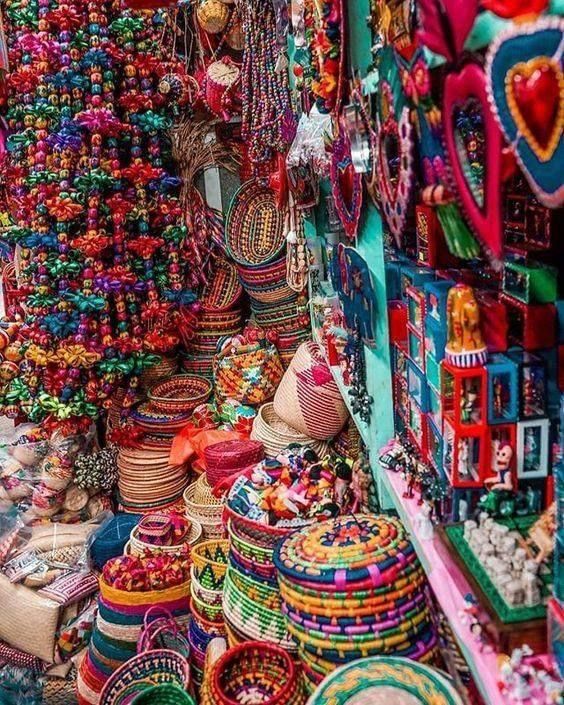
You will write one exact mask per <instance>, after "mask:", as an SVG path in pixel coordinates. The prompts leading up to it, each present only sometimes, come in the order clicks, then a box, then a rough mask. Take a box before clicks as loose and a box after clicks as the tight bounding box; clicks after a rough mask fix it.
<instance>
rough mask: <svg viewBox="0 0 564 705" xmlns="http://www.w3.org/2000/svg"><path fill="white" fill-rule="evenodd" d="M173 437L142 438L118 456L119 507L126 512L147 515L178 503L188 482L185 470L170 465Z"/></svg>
mask: <svg viewBox="0 0 564 705" xmlns="http://www.w3.org/2000/svg"><path fill="white" fill-rule="evenodd" d="M171 445H172V438H167V437H160V436H145V437H144V438H143V440H142V441H139V442H138V443H137V444H136V445H135V446H133V447H131V448H129V447H123V446H122V447H121V448H120V449H119V453H118V459H117V464H118V472H119V478H118V489H119V498H120V504H121V506H122V507H123V509H124V510H125V511H126V512H133V513H146V512H153V511H155V510H156V509H164V508H165V507H170V506H172V505H174V504H175V503H177V502H178V501H179V500H180V498H181V497H182V493H183V492H184V490H185V489H186V485H187V483H188V467H187V466H186V465H171V464H170V460H169V455H170V449H171Z"/></svg>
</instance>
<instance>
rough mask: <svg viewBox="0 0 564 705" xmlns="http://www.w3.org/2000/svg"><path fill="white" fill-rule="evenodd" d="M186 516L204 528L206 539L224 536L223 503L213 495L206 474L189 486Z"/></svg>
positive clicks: (187, 489) (186, 499)
mask: <svg viewBox="0 0 564 705" xmlns="http://www.w3.org/2000/svg"><path fill="white" fill-rule="evenodd" d="M184 505H185V507H186V516H187V517H188V519H189V520H190V521H196V522H197V523H198V524H200V526H201V527H202V532H203V536H204V538H207V539H211V538H218V537H221V536H223V521H222V514H223V501H222V500H221V499H218V498H217V497H215V496H214V495H213V494H212V488H211V487H210V486H209V484H208V481H207V479H206V476H205V474H204V475H200V477H199V478H198V479H197V480H196V481H195V482H193V483H192V484H191V485H188V487H187V488H186V490H185V491H184Z"/></svg>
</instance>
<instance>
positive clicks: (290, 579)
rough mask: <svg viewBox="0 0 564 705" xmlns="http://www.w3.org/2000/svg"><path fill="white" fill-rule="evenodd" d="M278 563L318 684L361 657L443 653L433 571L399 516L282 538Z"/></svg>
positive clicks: (302, 651)
mask: <svg viewBox="0 0 564 705" xmlns="http://www.w3.org/2000/svg"><path fill="white" fill-rule="evenodd" d="M274 563H275V565H276V568H277V570H278V581H279V585H280V591H281V594H282V598H283V601H284V604H283V611H284V614H285V615H286V618H287V624H288V630H289V632H290V634H291V635H292V636H293V637H294V639H295V640H296V641H297V643H298V645H299V657H300V660H301V662H302V666H303V669H304V674H305V676H306V682H307V684H308V686H309V688H310V690H313V689H314V688H315V687H316V686H317V685H319V683H321V681H322V680H323V679H324V678H325V677H326V676H327V675H328V674H329V673H331V672H332V671H333V670H334V669H335V668H336V667H337V666H339V665H341V664H344V663H348V662H350V661H353V660H355V659H359V658H364V657H367V656H375V655H394V656H404V657H408V658H411V659H414V660H418V661H430V660H432V659H433V658H434V657H435V655H436V650H437V637H436V634H435V631H434V629H433V626H432V623H431V615H430V611H429V605H428V602H427V597H426V593H425V584H426V583H425V575H424V573H423V569H422V568H421V565H420V563H419V560H418V558H417V554H416V553H415V549H414V548H413V545H412V544H411V542H410V541H409V538H408V536H407V533H406V531H405V529H404V528H403V526H402V524H401V523H400V522H399V521H397V520H396V519H392V518H389V517H385V516H373V515H368V514H366V515H365V514H359V515H355V516H343V517H339V518H337V519H332V520H330V521H326V522H322V523H321V524H317V525H315V526H312V527H307V528H306V529H302V530H299V531H296V532H294V533H292V534H291V535H290V536H288V537H287V538H286V539H285V540H284V541H283V542H281V544H280V545H279V546H278V547H277V549H276V551H275V555H274Z"/></svg>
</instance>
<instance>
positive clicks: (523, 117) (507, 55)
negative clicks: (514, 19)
mask: <svg viewBox="0 0 564 705" xmlns="http://www.w3.org/2000/svg"><path fill="white" fill-rule="evenodd" d="M563 39H564V19H562V18H557V17H547V18H543V19H540V20H538V21H537V22H535V23H528V24H521V25H515V26H512V27H511V28H509V29H507V30H506V31H504V32H502V33H501V34H500V35H499V36H498V37H497V38H496V40H495V41H494V42H493V43H492V45H491V46H490V49H489V52H488V56H487V61H486V76H487V91H488V97H489V99H490V103H491V106H492V111H493V113H494V115H495V117H496V119H497V121H498V123H499V125H500V126H501V129H502V130H503V133H504V135H505V137H506V139H507V141H508V142H509V144H510V146H511V148H512V150H513V151H514V153H515V156H516V158H517V160H518V162H519V164H520V166H521V168H522V169H523V173H524V174H525V176H526V178H527V180H528V182H529V185H530V186H531V188H532V190H533V191H534V193H535V195H536V196H537V198H538V199H539V201H541V203H543V204H544V205H545V206H547V207H548V208H557V207H559V206H561V205H562V204H563V203H564V179H563V178H562V164H563V163H564V137H563V129H564V71H563V68H564V64H563V56H562V52H563V48H564V41H563Z"/></svg>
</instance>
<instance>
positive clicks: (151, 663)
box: [100, 649, 190, 705]
mask: <svg viewBox="0 0 564 705" xmlns="http://www.w3.org/2000/svg"><path fill="white" fill-rule="evenodd" d="M189 676H190V666H189V665H188V661H187V660H186V658H185V657H184V656H182V655H181V654H177V653H176V652H175V651H171V650H169V649H154V650H152V651H146V652H145V653H142V654H138V655H137V656H134V657H133V658H132V659H129V661H126V662H125V663H124V664H123V665H122V666H121V667H120V668H118V670H117V671H116V672H115V673H113V674H112V676H111V677H110V678H109V679H108V681H107V682H106V684H105V685H104V688H103V690H102V692H101V694H100V705H126V703H130V702H131V700H132V698H134V697H135V696H136V694H140V693H141V692H142V691H143V690H145V689H146V688H147V687H150V686H152V685H160V684H161V683H172V684H174V685H176V686H177V687H179V688H181V689H182V690H185V689H186V687H187V686H188V681H189Z"/></svg>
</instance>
